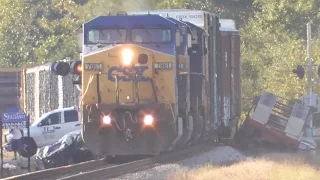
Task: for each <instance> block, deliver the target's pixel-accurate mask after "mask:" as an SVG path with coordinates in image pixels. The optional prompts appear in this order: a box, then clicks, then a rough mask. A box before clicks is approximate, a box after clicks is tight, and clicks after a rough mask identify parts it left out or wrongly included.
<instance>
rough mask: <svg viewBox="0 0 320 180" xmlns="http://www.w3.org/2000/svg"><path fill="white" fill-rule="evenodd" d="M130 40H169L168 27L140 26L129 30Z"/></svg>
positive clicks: (158, 41) (165, 41) (159, 41)
mask: <svg viewBox="0 0 320 180" xmlns="http://www.w3.org/2000/svg"><path fill="white" fill-rule="evenodd" d="M131 36H132V41H133V42H136V43H168V42H171V31H170V29H159V28H141V29H132V30H131Z"/></svg>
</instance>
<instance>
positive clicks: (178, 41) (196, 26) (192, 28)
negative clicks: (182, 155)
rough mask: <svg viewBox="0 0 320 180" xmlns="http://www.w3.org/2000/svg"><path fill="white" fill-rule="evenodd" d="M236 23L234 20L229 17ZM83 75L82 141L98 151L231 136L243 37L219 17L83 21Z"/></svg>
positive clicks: (153, 150)
mask: <svg viewBox="0 0 320 180" xmlns="http://www.w3.org/2000/svg"><path fill="white" fill-rule="evenodd" d="M225 22H233V21H225ZM81 37H82V38H81V41H80V42H82V43H81V46H82V59H81V61H74V62H71V63H67V62H55V63H53V64H52V71H53V72H54V73H56V74H58V75H64V76H65V75H67V74H68V73H69V71H70V70H71V71H73V72H78V73H79V77H78V81H75V82H77V84H80V85H79V87H80V88H79V89H80V90H81V95H82V97H81V99H80V117H81V122H82V126H83V130H82V131H83V139H84V141H85V143H86V145H87V146H88V148H89V149H91V150H92V151H93V152H95V153H98V154H107V155H139V154H140V155H141V154H143V155H157V154H159V153H161V152H165V151H170V150H173V149H180V148H184V147H186V146H188V145H192V144H195V143H198V142H201V141H207V140H214V139H216V138H218V139H221V138H232V136H233V134H234V131H235V128H236V126H237V122H238V119H239V116H240V93H241V91H240V90H241V88H240V43H239V40H240V37H239V33H238V31H237V30H236V29H235V28H234V27H233V28H230V27H229V26H225V27H223V26H220V20H219V18H218V16H216V15H215V14H212V13H208V12H204V11H196V10H157V11H149V12H147V11H146V12H130V13H122V14H117V15H108V16H98V17H96V18H94V19H92V20H90V21H88V22H85V23H84V24H83V26H82V32H81Z"/></svg>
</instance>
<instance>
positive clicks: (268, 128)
mask: <svg viewBox="0 0 320 180" xmlns="http://www.w3.org/2000/svg"><path fill="white" fill-rule="evenodd" d="M311 113H312V110H311V108H310V107H307V106H304V105H303V104H301V103H298V102H295V101H291V100H287V99H285V98H282V97H279V96H276V95H274V94H272V93H269V92H266V91H264V92H263V93H262V95H261V96H260V97H258V98H257V99H255V101H254V103H253V106H252V108H251V109H250V111H249V112H248V114H247V117H246V119H245V121H244V122H243V123H242V125H241V126H240V128H239V129H238V131H237V133H236V135H235V138H234V141H235V143H236V145H237V146H239V147H240V148H242V149H247V148H249V147H253V146H255V145H258V146H263V147H270V146H271V147H273V148H275V147H276V148H279V149H282V150H284V149H286V150H293V151H296V150H299V149H303V150H311V151H315V149H316V148H317V145H316V143H315V142H314V140H313V137H307V135H306V130H307V127H308V126H307V125H308V124H309V122H310V120H311V116H310V115H311Z"/></svg>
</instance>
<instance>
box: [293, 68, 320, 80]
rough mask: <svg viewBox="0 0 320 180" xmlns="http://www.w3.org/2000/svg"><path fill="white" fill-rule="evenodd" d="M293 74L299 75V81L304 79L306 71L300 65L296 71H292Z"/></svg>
mask: <svg viewBox="0 0 320 180" xmlns="http://www.w3.org/2000/svg"><path fill="white" fill-rule="evenodd" d="M292 72H293V73H295V74H297V75H298V77H299V79H303V77H304V73H305V71H304V68H303V67H302V66H301V65H298V66H297V68H296V69H293V70H292ZM318 72H319V70H318Z"/></svg>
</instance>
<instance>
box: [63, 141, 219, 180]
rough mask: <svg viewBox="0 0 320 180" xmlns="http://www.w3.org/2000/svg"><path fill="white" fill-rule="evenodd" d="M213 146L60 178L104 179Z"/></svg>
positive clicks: (196, 146) (173, 160)
mask: <svg viewBox="0 0 320 180" xmlns="http://www.w3.org/2000/svg"><path fill="white" fill-rule="evenodd" d="M213 147H216V146H213V145H212V144H199V145H195V146H193V147H190V148H186V149H182V150H177V151H173V152H168V153H165V154H162V155H159V156H156V157H153V158H148V159H143V160H138V161H134V162H129V163H125V164H121V165H115V166H112V167H103V168H100V169H96V170H89V171H86V172H81V173H78V174H74V175H71V176H65V177H63V178H60V180H89V179H96V178H101V177H102V178H103V179H106V178H114V177H118V176H121V175H124V174H128V173H133V172H137V171H142V170H146V169H150V168H153V167H155V166H158V165H160V164H164V163H172V162H177V161H180V160H182V159H186V158H188V157H192V156H194V155H196V154H200V153H203V152H207V151H209V150H211V149H212V148H213Z"/></svg>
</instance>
